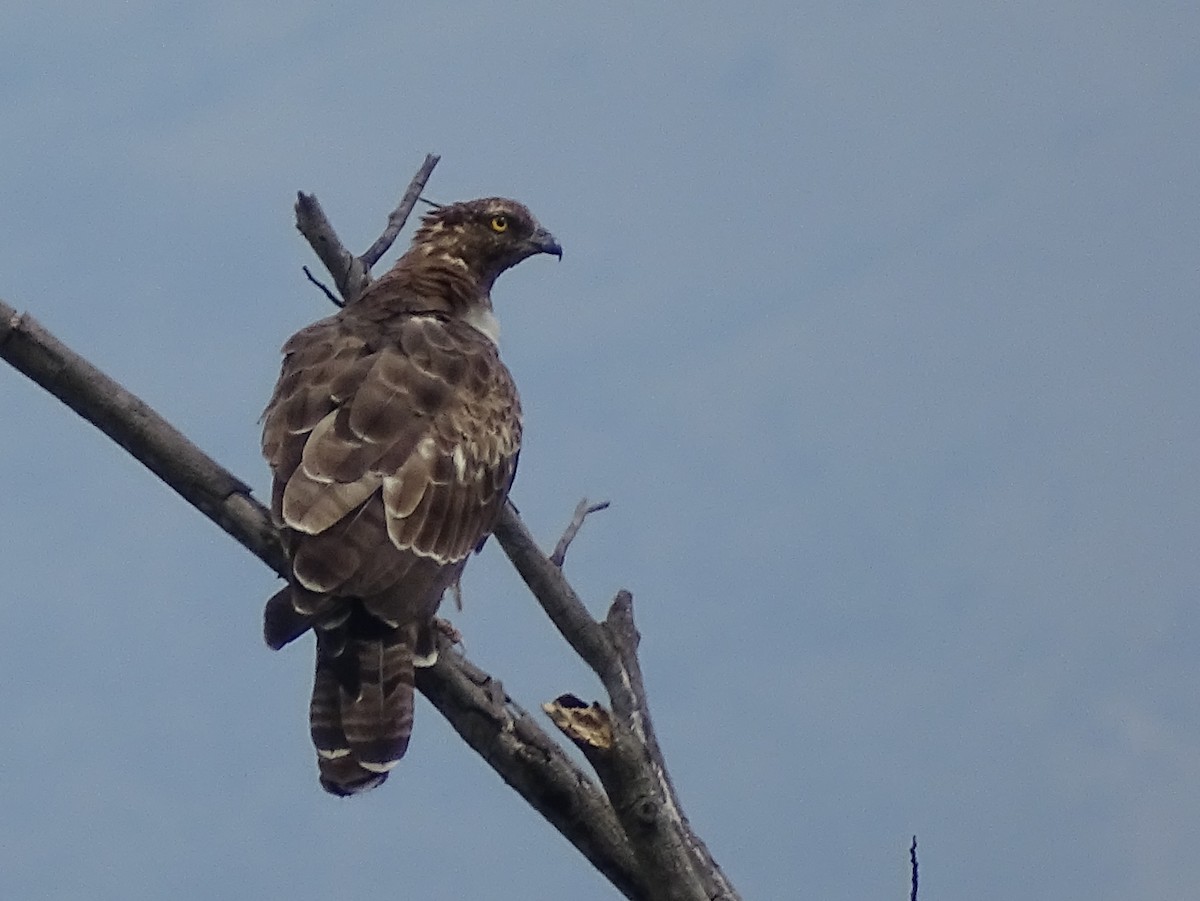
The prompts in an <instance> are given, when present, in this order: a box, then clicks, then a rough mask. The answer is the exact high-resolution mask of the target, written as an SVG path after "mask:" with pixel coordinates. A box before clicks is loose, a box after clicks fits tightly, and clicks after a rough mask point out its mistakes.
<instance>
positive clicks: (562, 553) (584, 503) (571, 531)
mask: <svg viewBox="0 0 1200 901" xmlns="http://www.w3.org/2000/svg"><path fill="white" fill-rule="evenodd" d="M607 509H608V501H601V502H600V503H598V504H589V503H588V500H587V498H586V497H585V498H584V499H583V500H581V501H580V502H579V503H578V504H576V505H575V515H574V516H572V517H571V521H570V522H569V523H568V524H567V528H566V530H565V531H564V532H563V534H562V538H560V539H558V544H556V545H555V546H554V553H552V554H551V555H550V562H551V563H553V564H554V565H555V566H557V567H559V568H560V569H561V568H562V565H563V561H564V560H566V558H567V548H569V547H570V546H571V542H572V541H574V540H575V536H576V535H578V534H579V530H580V529H581V528H582V527H583V521H584V520H585V519H587V518H588V517H589V516H590V515H591V514H593V513H598V512H600V511H601V510H607Z"/></svg>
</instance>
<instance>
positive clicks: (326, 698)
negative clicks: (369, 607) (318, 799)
mask: <svg viewBox="0 0 1200 901" xmlns="http://www.w3.org/2000/svg"><path fill="white" fill-rule="evenodd" d="M381 631H382V630H381ZM416 631H417V630H416V629H413V628H400V629H387V630H386V632H385V633H384V634H382V635H380V636H375V635H373V636H371V637H353V636H347V635H345V633H342V634H341V635H337V633H338V632H341V630H335V631H334V633H333V634H332V635H331V634H330V633H322V632H321V631H319V632H318V636H319V639H325V640H319V641H318V648H317V670H316V675H315V678H314V680H313V694H312V703H311V705H310V708H309V725H310V729H311V733H312V740H313V745H314V746H315V747H316V749H317V762H318V767H319V769H320V774H321V785H322V787H323V788H324V789H325V790H326V791H328V792H330V793H332V794H335V795H343V796H344V795H352V794H358V793H360V792H364V791H368V790H370V789H372V788H375V787H376V786H378V785H382V784H383V782H384V780H386V779H387V774H388V771H390V770H391V769H392V767H394V766H395V765H396V764H397V763H398V762H399V761H400V758H401V757H403V756H404V752H405V751H406V750H408V740H409V736H411V735H412V723H413V704H414V688H413V643H414V642H415V641H416V637H417V636H416ZM334 636H336V638H335V637H334ZM330 639H332V640H330ZM338 639H341V640H340V641H339V640H338ZM343 642H344V643H343Z"/></svg>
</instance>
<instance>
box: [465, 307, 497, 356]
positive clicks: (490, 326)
mask: <svg viewBox="0 0 1200 901" xmlns="http://www.w3.org/2000/svg"><path fill="white" fill-rule="evenodd" d="M463 321H464V322H465V323H466V324H467V325H469V326H471V327H472V328H473V329H475V330H476V331H480V332H483V334H484V335H486V336H487V339H488V340H489V341H491V342H492V343H493V344H495V345H497V346H499V344H500V320H498V319H497V318H496V314H495V313H493V312H492V311H491V310H489V309H488V308H487V307H484V306H477V307H471V308H470V309H469V310H467V315H465V316H464V317H463Z"/></svg>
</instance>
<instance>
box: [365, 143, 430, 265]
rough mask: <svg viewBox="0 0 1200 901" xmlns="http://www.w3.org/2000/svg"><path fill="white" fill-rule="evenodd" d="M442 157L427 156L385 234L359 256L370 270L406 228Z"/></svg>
mask: <svg viewBox="0 0 1200 901" xmlns="http://www.w3.org/2000/svg"><path fill="white" fill-rule="evenodd" d="M440 159H441V157H440V156H438V155H437V154H434V153H430V154H427V155H426V156H425V162H423V163H422V164H421V168H420V169H418V170H417V174H416V175H414V176H413V179H412V181H410V182H409V183H408V189H407V190H406V191H405V192H404V196H403V197H401V198H400V203H399V205H398V206H397V207H396V208H395V209H394V210H392V212H391V213H390V214H389V215H388V222H387V228H385V229H384V230H383V234H381V235H380V236H379V237H378V238H376V239H375V243H374V244H372V245H371V246H370V247H368V248H367V249H366V251H365V252H364V253H363V254H362V256H360V257H359V259H360V260H362V262H363V265H364V266H365V267H366V269H367V271H368V272H370V271H371V267H373V266H374V265H375V264H376V263H378V262H379V260H380V258H381V257H382V256H383V255H384V254H385V253H387V252H388V248H389V247H391V246H392V243H393V242H394V241H395V240H396V237H397V236H398V235H399V234H400V229H402V228H404V223H405V222H407V221H408V217H409V214H410V213H412V208H413V207H414V206H416V204H417V198H419V197H420V196H421V192H422V191H424V190H425V183H426V182H428V181H429V176H430V175H432V174H433V167H434V166H436V165H437V164H438V160H440Z"/></svg>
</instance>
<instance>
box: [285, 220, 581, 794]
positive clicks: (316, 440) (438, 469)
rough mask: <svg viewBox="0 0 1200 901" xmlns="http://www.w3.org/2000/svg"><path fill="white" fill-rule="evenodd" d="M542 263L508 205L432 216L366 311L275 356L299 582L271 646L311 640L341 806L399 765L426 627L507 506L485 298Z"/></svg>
mask: <svg viewBox="0 0 1200 901" xmlns="http://www.w3.org/2000/svg"><path fill="white" fill-rule="evenodd" d="M538 253H549V254H554V255H555V256H557V257H559V258H561V257H562V248H561V247H559V245H558V242H557V241H556V240H555V239H554V236H553V235H551V234H550V233H549V232H548V231H546V230H545V229H544V228H542V227H541V226H540V225H539V224H538V222H537V220H536V219H535V218H534V217H533V214H532V213H530V212H529V210H528V209H526V208H525V207H524V206H523V205H521V204H519V203H517V202H516V201H513V200H505V199H502V198H489V199H484V200H472V201H469V202H465V203H456V204H453V205H450V206H443V207H439V208H437V209H435V210H434V211H433V212H431V213H429V214H428V215H427V216H426V217H425V218H424V221H423V223H422V225H421V227H420V228H419V229H418V230H417V233H416V235H415V237H414V238H413V242H412V246H411V247H410V248H409V250H408V252H407V253H405V254H404V256H402V257H401V258H400V259H399V260H398V261H397V263H396V265H395V266H393V267H392V268H391V270H390V271H388V272H387V273H386V274H385V275H383V276H382V277H381V278H379V279H378V280H377V281H375V282H373V283H371V285H370V286H369V287H368V288H367V289H366V291H365V292H364V293H363V294H362V296H361V297H359V298H358V299H357V300H354V301H353V302H352V303H350V304H348V305H347V306H346V307H344V308H343V309H342V310H341V311H340V312H338V313H337V314H335V315H333V316H330V317H329V318H328V319H322V320H321V321H320V322H316V323H313V324H312V325H310V326H309V327H308V328H305V329H303V330H301V331H299V332H297V333H296V334H295V335H293V336H292V337H291V338H290V339H289V340H288V341H287V343H286V344H284V346H283V354H284V359H283V371H282V372H281V373H280V376H279V382H278V383H277V384H276V386H275V393H274V394H273V395H272V397H271V401H270V403H269V404H267V409H266V411H265V412H264V413H263V441H262V446H263V455H264V456H265V457H266V458H267V461H268V462H269V463H270V464H271V469H272V470H273V472H274V481H273V485H272V491H271V510H272V512H273V514H274V516H275V518H276V521H277V522H278V524H279V526H280V527H281V529H282V532H283V535H284V539H285V544H286V547H287V551H288V556H289V559H290V562H291V571H290V574H289V578H288V585H287V587H285V588H284V589H283V590H282V591H280V592H279V593H278V594H276V595H275V596H274V597H272V598H271V599H270V600H269V601H267V607H266V611H265V615H264V635H265V637H266V640H267V644H269V645H270V646H271V647H272V648H276V649H278V648H281V647H283V646H284V645H285V644H287V643H288V642H290V641H292V640H293V639H295V638H297V637H298V636H300V635H301V634H303V633H304V632H305V631H307V630H308V629H309V628H312V629H313V630H314V632H315V633H316V639H317V668H316V676H315V678H314V680H313V691H312V703H311V706H310V710H309V722H310V727H311V732H312V740H313V744H314V745H315V746H316V750H317V763H318V768H319V770H320V779H321V785H322V786H323V787H324V788H325V789H326V790H327V791H329V792H332V793H333V794H336V795H350V794H355V793H357V792H361V791H366V790H368V789H371V788H374V787H375V786H377V785H379V784H381V783H382V782H383V781H384V780H385V779H386V778H387V774H388V771H389V770H390V769H391V768H392V767H393V766H395V765H396V763H397V761H399V760H400V758H401V757H403V756H404V752H405V750H406V748H407V747H408V740H409V735H410V734H411V732H412V718H413V667H414V666H428V665H431V664H432V663H433V662H435V659H436V644H435V642H434V635H433V633H432V628H433V625H432V622H433V616H434V613H435V612H436V611H437V608H438V604H439V602H440V601H441V597H442V594H443V592H444V591H445V590H446V588H447V587H449V586H450V585H452V584H454V582H455V581H456V580H457V579H458V577H459V575H460V573H461V572H462V569H463V566H464V565H465V564H466V561H467V557H468V555H469V554H470V553H471V552H472V551H474V550H477V549H478V548H479V547H481V546H482V544H483V542H484V541H485V540H486V538H487V536H488V535H489V534H490V533H491V531H492V528H493V527H494V526H495V524H496V520H497V518H498V517H499V515H500V511H501V508H502V507H503V504H504V502H505V498H506V497H507V496H508V490H509V487H510V486H511V485H512V480H513V475H514V473H515V472H516V468H517V453H518V451H519V450H520V446H521V407H520V401H519V399H518V397H517V390H516V387H515V386H514V385H513V381H512V376H511V375H510V374H509V372H508V369H507V368H505V366H504V364H503V363H502V362H501V361H500V357H499V354H498V353H497V349H496V339H497V331H498V327H497V322H496V317H495V316H494V315H493V313H492V299H491V290H492V284H493V283H494V282H495V280H496V277H497V276H498V275H500V273H501V272H503V271H504V270H506V269H508V268H510V267H512V266H515V265H516V264H517V263H519V262H521V261H522V260H524V259H526V258H528V257H530V256H533V255H534V254H538Z"/></svg>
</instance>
